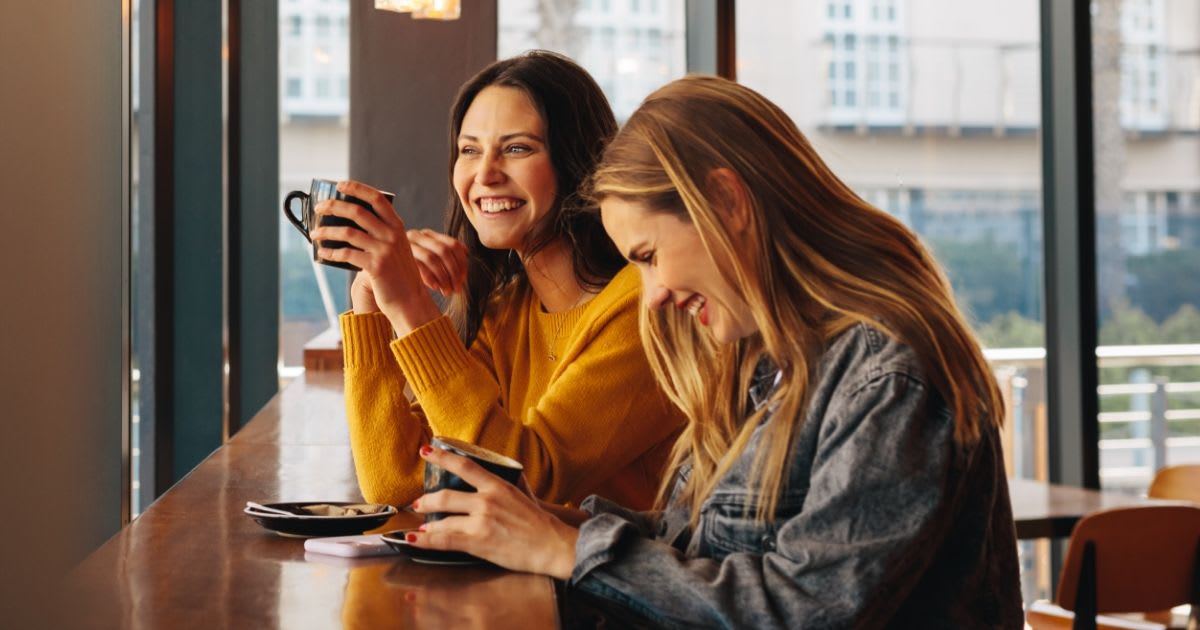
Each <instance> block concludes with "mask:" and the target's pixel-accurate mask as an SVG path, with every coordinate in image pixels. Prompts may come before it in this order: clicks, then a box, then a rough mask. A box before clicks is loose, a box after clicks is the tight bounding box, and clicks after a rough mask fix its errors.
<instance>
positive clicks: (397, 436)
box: [341, 267, 683, 508]
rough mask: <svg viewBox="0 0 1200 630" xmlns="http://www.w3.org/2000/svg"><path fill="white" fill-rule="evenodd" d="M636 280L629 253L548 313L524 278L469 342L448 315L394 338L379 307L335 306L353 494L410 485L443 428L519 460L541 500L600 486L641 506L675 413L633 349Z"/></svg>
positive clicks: (386, 498)
mask: <svg viewBox="0 0 1200 630" xmlns="http://www.w3.org/2000/svg"><path fill="white" fill-rule="evenodd" d="M639 288H640V287H639V283H638V278H637V272H636V270H634V269H633V268H632V267H626V268H625V269H623V270H622V271H621V272H620V273H618V274H617V275H616V276H615V277H614V278H613V280H612V281H611V282H610V283H609V284H608V286H607V287H605V288H604V290H602V291H601V292H600V293H599V294H598V295H596V296H595V297H594V298H592V299H591V300H589V301H588V302H586V303H584V304H582V305H580V306H577V307H575V308H573V309H570V310H567V311H563V312H560V313H546V312H544V311H543V310H542V307H541V303H540V302H539V301H538V299H537V296H536V295H535V294H534V292H533V291H532V290H531V289H529V288H528V287H527V286H518V287H513V288H511V289H508V290H507V291H506V292H505V294H504V295H502V296H501V297H500V298H499V299H498V300H496V301H494V302H493V305H492V308H491V309H489V311H488V314H487V315H486V316H485V318H484V321H483V324H482V326H481V327H480V332H479V335H478V337H477V338H476V340H475V341H474V342H473V343H472V344H471V348H470V350H468V349H467V348H466V347H464V346H463V343H462V341H461V340H460V339H459V337H458V334H457V332H456V331H455V329H454V325H453V324H452V323H451V321H450V320H449V318H447V317H444V316H443V317H440V318H438V319H435V320H433V321H432V322H429V323H428V324H425V325H424V326H421V327H419V328H417V329H416V330H413V331H412V332H411V333H409V334H408V335H406V336H404V337H403V338H400V339H395V338H394V337H395V335H394V334H393V332H392V330H391V326H390V324H389V322H388V320H387V318H386V317H384V316H383V315H382V314H381V313H367V314H361V315H357V314H353V313H346V314H343V315H342V317H341V328H342V339H343V348H344V355H345V377H346V406H347V417H348V420H349V424H350V443H351V447H352V448H353V451H354V464H355V469H356V471H357V473H358V481H359V486H360V487H361V489H362V492H363V496H364V497H365V498H366V499H367V500H368V501H372V502H386V503H392V504H399V505H404V504H407V503H410V502H411V501H412V500H413V499H415V498H416V497H418V496H420V494H421V483H422V475H423V462H422V460H421V459H420V457H419V456H418V455H417V449H419V448H420V447H421V446H422V445H423V444H427V443H428V442H429V439H430V438H431V437H432V436H433V435H443V436H448V437H453V438H458V439H461V440H467V441H469V442H473V443H476V444H479V445H481V446H484V447H486V448H489V449H491V450H494V451H497V452H499V453H502V454H504V455H507V456H509V457H512V458H514V459H516V460H518V461H520V462H521V463H522V464H524V466H525V475H526V479H527V480H528V483H529V486H530V488H531V489H532V490H533V492H534V493H535V494H536V495H537V496H539V497H540V498H542V499H544V500H547V501H552V502H555V503H572V504H578V503H579V502H580V501H581V500H582V499H583V498H585V497H586V496H588V495H590V494H599V495H601V496H604V497H606V498H609V499H612V500H615V501H618V502H620V503H622V504H624V505H628V506H632V507H643V508H644V507H648V506H649V505H650V504H651V503H652V502H653V498H654V495H655V492H656V491H657V489H658V485H659V481H660V478H661V477H660V476H661V474H662V469H663V466H664V464H665V462H666V456H667V455H668V454H669V450H670V447H671V445H672V444H673V442H674V439H675V437H676V435H677V432H678V430H679V429H680V428H681V427H682V425H683V416H682V414H681V413H680V412H679V411H678V410H677V409H676V408H675V407H674V406H673V405H671V404H670V403H669V402H668V401H667V400H666V397H665V396H664V395H663V394H662V392H661V390H660V389H659V388H658V387H657V385H656V384H655V381H654V377H653V375H652V374H651V372H650V367H649V364H648V363H647V360H646V357H645V354H644V352H643V350H642V346H641V341H640V339H639V337H638V312H637V310H638V308H639V304H638V302H639V297H640V291H639ZM406 383H407V385H408V386H409V387H410V388H411V390H412V393H413V395H414V399H413V401H412V402H411V403H410V401H408V400H407V399H406V398H405V396H404V393H403V390H404V387H405V384H406Z"/></svg>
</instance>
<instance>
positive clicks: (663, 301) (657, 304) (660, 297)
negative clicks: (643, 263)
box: [642, 276, 671, 311]
mask: <svg viewBox="0 0 1200 630" xmlns="http://www.w3.org/2000/svg"><path fill="white" fill-rule="evenodd" d="M642 280H643V282H646V281H648V280H649V279H648V278H646V276H642ZM643 286H644V291H645V296H646V308H649V309H650V310H653V311H656V310H658V309H660V308H662V307H663V306H666V305H667V303H668V302H670V301H671V292H670V291H668V290H667V289H666V288H665V287H661V286H655V285H653V284H650V283H649V282H646V284H644V285H643Z"/></svg>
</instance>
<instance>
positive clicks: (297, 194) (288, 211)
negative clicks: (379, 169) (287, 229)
mask: <svg viewBox="0 0 1200 630" xmlns="http://www.w3.org/2000/svg"><path fill="white" fill-rule="evenodd" d="M380 193H382V194H383V196H384V197H387V200H388V201H389V202H390V201H393V200H394V199H395V198H396V196H395V195H393V194H392V193H389V192H383V191H380ZM326 199H337V200H340V201H349V202H350V203H356V204H358V205H360V206H362V207H364V208H366V209H367V211H368V212H370V213H371V214H375V210H374V209H372V208H371V204H369V203H367V202H365V201H363V200H362V199H359V198H358V197H352V196H350V195H345V194H342V193H340V192H338V191H337V182H335V181H330V180H328V179H314V180H312V186H311V188H310V189H309V191H308V192H307V193H306V192H304V191H301V190H293V191H292V192H290V193H288V194H287V197H284V198H283V214H284V216H286V217H287V220H288V221H291V223H292V225H294V226H296V229H297V230H300V233H301V234H303V235H304V238H305V239H307V240H308V242H309V243H312V250H313V260H315V261H317V262H319V263H322V264H325V265H329V266H331V267H340V268H342V269H349V270H351V271H358V267H355V266H354V265H351V264H350V263H344V262H334V261H332V260H323V259H321V258H317V249H319V248H321V247H325V248H328V249H341V248H343V247H350V244H349V243H347V242H346V241H318V242H313V240H312V237H311V236H309V235H308V233H309V231H310V230H312V229H313V228H316V227H317V226H318V225H319V226H321V227H325V226H333V227H352V228H355V229H357V230H362V228H360V227H358V224H357V223H355V222H353V221H351V220H350V219H343V218H342V217H335V216H333V215H331V214H317V211H316V209H315V208H316V207H317V204H319V203H321V202H322V201H325V200H326ZM295 200H299V201H300V214H299V215H298V216H297V214H296V213H295V212H293V211H292V202H293V201H295ZM375 216H379V215H375Z"/></svg>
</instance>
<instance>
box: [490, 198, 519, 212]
mask: <svg viewBox="0 0 1200 630" xmlns="http://www.w3.org/2000/svg"><path fill="white" fill-rule="evenodd" d="M523 205H525V202H524V201H521V200H520V199H503V200H500V199H486V200H483V201H480V202H479V209H480V210H483V211H484V212H486V213H488V214H493V213H496V212H504V211H506V210H513V209H516V208H519V207H521V206H523Z"/></svg>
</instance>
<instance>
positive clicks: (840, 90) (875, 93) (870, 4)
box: [822, 0, 908, 126]
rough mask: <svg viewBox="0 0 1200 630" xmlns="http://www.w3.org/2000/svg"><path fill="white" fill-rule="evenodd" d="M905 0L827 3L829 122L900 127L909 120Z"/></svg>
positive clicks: (826, 38) (825, 34)
mask: <svg viewBox="0 0 1200 630" xmlns="http://www.w3.org/2000/svg"><path fill="white" fill-rule="evenodd" d="M903 3H904V0H839V1H830V2H827V3H826V6H825V11H824V16H825V19H824V35H823V37H822V41H823V42H824V44H825V51H824V55H825V57H826V59H827V61H826V66H827V68H828V72H827V73H826V80H827V83H826V86H827V87H826V91H825V93H826V95H827V98H828V102H827V110H826V115H825V117H826V122H827V123H829V124H835V125H884V126H897V125H900V124H901V123H902V122H904V114H905V110H904V108H905V106H906V104H907V102H908V99H907V98H906V90H907V84H906V82H905V81H906V79H905V75H906V73H907V72H908V57H907V52H908V51H907V46H906V41H907V40H906V29H905V26H904V21H903V20H904V11H903V8H904V7H903Z"/></svg>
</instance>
